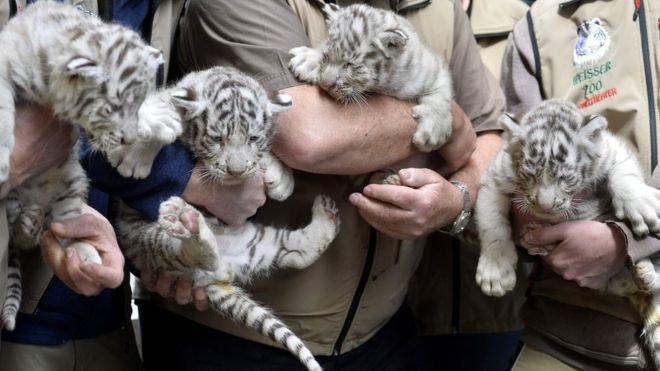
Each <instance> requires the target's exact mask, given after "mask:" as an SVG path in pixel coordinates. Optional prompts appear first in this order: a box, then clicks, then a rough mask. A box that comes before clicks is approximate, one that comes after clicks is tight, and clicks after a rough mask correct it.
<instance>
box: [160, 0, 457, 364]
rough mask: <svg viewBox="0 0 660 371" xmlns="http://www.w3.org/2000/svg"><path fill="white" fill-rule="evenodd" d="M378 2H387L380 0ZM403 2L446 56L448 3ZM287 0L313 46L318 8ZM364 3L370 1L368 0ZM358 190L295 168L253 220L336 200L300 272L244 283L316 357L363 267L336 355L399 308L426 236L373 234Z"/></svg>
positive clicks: (297, 219)
mask: <svg viewBox="0 0 660 371" xmlns="http://www.w3.org/2000/svg"><path fill="white" fill-rule="evenodd" d="M383 3H386V4H389V2H387V1H383ZM403 3H404V2H400V4H399V5H400V6H401V5H403ZM408 3H409V4H411V5H422V7H420V8H417V9H416V10H411V11H408V12H406V11H405V9H401V10H402V12H403V14H404V15H405V16H406V18H408V19H409V20H410V21H411V23H412V24H413V25H414V26H415V27H416V29H417V30H418V31H419V32H420V33H421V34H422V36H423V37H425V36H426V39H429V40H430V37H429V36H430V35H434V36H436V37H435V38H434V39H433V42H431V43H429V45H431V46H432V47H433V48H434V49H435V50H436V51H438V53H439V54H440V55H442V56H444V57H445V58H448V57H449V56H450V55H451V52H452V50H451V48H452V43H453V34H452V30H453V28H454V27H453V21H454V8H453V7H454V5H453V2H452V1H450V0H436V1H433V2H431V3H430V4H429V2H428V1H409V2H406V4H408ZM289 4H290V5H291V7H292V9H293V10H294V11H295V12H296V14H297V15H298V16H299V18H300V21H301V23H302V25H303V27H304V30H305V32H307V34H308V35H309V38H310V40H311V44H312V45H318V44H319V43H320V42H321V41H322V40H323V39H324V37H325V35H326V31H325V21H324V19H323V16H322V14H321V12H320V11H319V9H318V8H317V7H316V6H315V5H312V4H311V2H308V1H305V0H290V1H289ZM371 4H372V5H375V2H374V1H372V2H371ZM438 28H441V30H442V32H440V31H439V29H438ZM437 35H442V37H437ZM359 190H360V187H357V186H356V185H354V184H353V182H352V181H351V180H350V179H349V178H348V177H344V176H330V175H312V174H304V173H296V191H295V192H294V194H293V195H292V196H291V197H290V198H289V199H287V200H286V201H285V202H283V203H275V202H270V203H267V204H266V205H265V206H264V207H262V208H261V209H260V210H259V214H258V221H259V222H261V223H264V224H273V225H282V224H283V223H286V224H288V226H289V227H295V226H299V225H302V224H305V223H307V222H308V221H309V213H310V209H311V205H312V200H313V198H314V196H316V195H317V194H320V193H323V194H326V195H328V196H330V197H332V198H333V199H334V200H335V201H336V202H337V204H338V207H339V211H340V218H341V221H342V227H341V232H340V234H339V236H338V237H337V238H336V239H335V241H334V242H333V244H332V246H330V248H329V249H328V250H327V251H326V252H325V253H324V254H323V256H321V258H320V259H319V260H318V261H317V262H316V263H315V264H313V265H312V266H310V267H309V268H307V269H304V270H293V269H291V270H284V271H278V272H276V273H275V274H273V275H272V276H271V278H269V279H268V280H260V281H257V282H255V283H254V285H252V286H251V287H250V288H249V289H248V291H249V292H250V293H251V294H253V296H254V297H255V299H256V300H258V301H259V302H262V303H266V304H267V305H268V306H270V307H271V308H272V309H273V310H274V312H275V313H276V314H277V315H278V317H280V318H281V319H282V320H283V321H284V322H285V323H286V324H287V325H288V326H290V328H291V329H292V330H293V331H294V332H295V333H296V334H297V335H299V336H300V337H301V338H302V339H303V340H304V341H305V343H306V345H307V346H308V347H309V348H310V349H311V350H312V352H313V353H315V354H317V355H331V354H333V352H334V349H333V348H334V346H335V343H336V342H337V340H338V339H339V338H340V332H341V330H342V327H343V326H344V323H345V322H346V321H347V316H348V315H349V312H350V305H351V303H352V302H353V299H354V296H355V294H356V292H357V291H359V290H360V288H359V287H360V282H361V281H360V279H361V277H362V272H363V271H365V269H366V268H368V269H369V270H368V275H367V276H365V278H366V280H365V281H363V283H364V285H365V286H364V292H363V293H362V295H361V296H360V300H359V305H358V307H357V312H356V313H355V316H354V318H353V319H352V321H351V326H350V329H349V331H348V333H347V334H346V337H345V339H344V341H343V343H342V346H341V349H340V352H341V353H344V352H347V351H350V350H351V349H354V348H356V347H358V346H359V345H361V344H363V343H364V342H365V341H367V340H368V339H369V338H370V337H371V336H373V335H374V334H375V333H376V332H377V331H378V330H379V329H380V328H381V327H382V326H383V325H384V324H385V323H386V322H387V320H389V319H390V318H391V317H392V315H393V314H394V313H395V312H396V311H397V310H398V309H399V308H400V307H401V305H402V303H403V301H404V298H405V296H406V292H407V289H408V281H409V279H410V277H411V276H412V275H413V273H414V271H415V268H416V267H417V265H418V263H419V260H420V259H421V255H422V248H423V244H424V240H425V239H419V240H417V241H398V240H393V239H390V238H387V237H385V236H384V235H382V234H379V233H376V232H375V231H374V230H373V229H372V228H370V227H369V225H368V224H366V223H365V222H364V221H363V220H362V218H361V217H360V215H359V214H358V213H357V211H356V209H355V207H353V206H352V205H351V204H350V203H349V202H348V196H349V194H350V193H352V192H356V191H359ZM370 246H371V247H370ZM371 254H373V256H371ZM154 296H156V295H154ZM154 300H156V301H157V302H158V303H159V305H161V306H164V307H166V308H167V309H168V310H170V311H173V312H176V313H179V314H181V315H183V316H185V317H187V318H190V319H192V320H195V321H197V322H200V323H203V324H205V325H207V326H210V327H213V328H217V329H220V330H222V331H225V332H228V333H230V334H233V335H236V336H240V337H242V338H246V339H250V340H253V341H256V342H261V343H267V344H270V345H273V346H278V345H276V344H275V343H273V342H271V341H270V340H269V339H268V338H267V337H266V336H263V335H261V334H258V333H256V332H255V331H253V330H250V329H247V328H244V327H242V326H238V325H235V324H233V323H232V322H230V321H228V320H226V319H224V318H223V317H222V316H219V315H217V314H215V313H208V312H204V313H201V312H198V311H196V310H195V309H192V308H190V307H189V306H186V307H181V306H178V305H177V304H175V303H173V302H172V301H167V300H162V299H160V298H154Z"/></svg>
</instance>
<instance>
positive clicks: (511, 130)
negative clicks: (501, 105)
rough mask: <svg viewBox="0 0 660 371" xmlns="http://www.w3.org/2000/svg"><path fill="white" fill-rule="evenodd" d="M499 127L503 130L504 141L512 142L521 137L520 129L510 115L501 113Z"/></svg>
mask: <svg viewBox="0 0 660 371" xmlns="http://www.w3.org/2000/svg"><path fill="white" fill-rule="evenodd" d="M499 123H500V125H502V127H503V128H504V135H505V139H508V140H512V139H515V138H520V137H521V136H522V134H523V133H522V129H521V128H520V124H519V123H518V121H517V120H516V118H515V117H514V116H513V115H512V114H510V113H506V112H505V113H503V114H502V115H501V116H500V119H499Z"/></svg>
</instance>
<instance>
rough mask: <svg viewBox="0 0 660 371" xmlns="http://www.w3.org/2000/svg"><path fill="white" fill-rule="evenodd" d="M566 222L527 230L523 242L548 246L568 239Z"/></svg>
mask: <svg viewBox="0 0 660 371" xmlns="http://www.w3.org/2000/svg"><path fill="white" fill-rule="evenodd" d="M566 228H567V224H566V223H559V224H555V225H549V226H545V227H542V228H538V229H532V230H529V231H527V232H526V233H525V234H524V235H523V236H522V239H523V242H525V243H528V244H532V245H537V246H546V247H548V246H549V245H553V246H554V245H557V244H559V243H560V242H561V241H563V240H565V239H566Z"/></svg>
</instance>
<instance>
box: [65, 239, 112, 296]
mask: <svg viewBox="0 0 660 371" xmlns="http://www.w3.org/2000/svg"><path fill="white" fill-rule="evenodd" d="M80 263H81V261H80V256H79V255H78V252H77V251H76V250H74V249H71V248H68V249H66V264H65V268H66V271H67V274H68V276H69V277H70V279H71V282H72V283H73V285H74V287H71V289H73V290H74V291H76V292H77V293H79V294H82V295H86V296H93V295H97V294H98V293H100V292H101V290H102V289H103V288H102V287H101V285H99V284H98V283H97V282H95V281H94V280H93V279H92V278H91V277H89V276H87V275H86V274H84V273H83V272H82V271H80Z"/></svg>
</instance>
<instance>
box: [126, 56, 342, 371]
mask: <svg viewBox="0 0 660 371" xmlns="http://www.w3.org/2000/svg"><path fill="white" fill-rule="evenodd" d="M291 104H292V103H291V98H289V97H288V96H284V95H280V96H278V97H277V98H276V100H275V101H273V102H271V101H270V100H269V99H268V97H267V95H266V92H265V91H264V89H263V88H262V87H261V86H260V85H259V84H258V83H257V82H256V81H255V80H254V79H252V78H250V77H248V76H247V75H245V74H243V73H241V72H239V71H238V70H235V69H231V68H224V67H214V68H211V69H208V70H205V71H200V72H194V73H191V74H189V75H187V76H185V77H184V78H183V79H182V80H181V81H180V82H179V83H177V84H176V85H175V86H173V87H171V88H169V89H165V90H163V91H161V92H158V93H157V94H156V95H154V96H150V97H149V98H148V99H147V101H146V102H145V104H144V105H143V107H142V109H141V110H142V111H143V113H144V116H143V119H144V120H147V121H149V120H150V119H152V118H154V119H158V120H160V119H162V118H163V117H164V116H169V118H168V120H172V121H173V122H175V121H178V122H179V123H180V124H181V127H182V134H181V136H180V138H179V139H180V141H181V142H182V143H183V144H184V145H185V146H186V147H187V148H188V149H189V150H190V151H191V152H192V153H193V155H194V157H196V158H197V159H198V160H201V162H202V163H203V167H204V172H205V174H206V175H207V180H208V181H209V182H221V183H223V184H231V183H236V182H240V181H243V180H245V179H247V178H249V177H252V176H254V175H255V174H256V173H257V171H260V169H263V171H264V180H265V183H266V188H267V193H268V195H269V196H270V197H271V198H273V199H276V200H284V199H286V198H287V197H289V196H290V195H291V193H292V191H293V175H292V172H291V170H290V169H289V168H288V167H286V166H284V165H283V164H282V163H281V162H280V161H279V160H278V159H277V158H276V157H275V156H273V155H272V154H271V153H270V140H271V138H272V136H273V133H274V130H275V127H274V123H273V116H274V115H275V114H277V113H278V112H282V111H284V110H286V109H288V108H289V106H291ZM152 115H153V116H152ZM338 229H339V215H338V210H337V207H336V205H335V203H334V201H333V200H332V199H330V198H328V197H325V196H317V197H316V199H315V200H314V201H313V205H312V219H311V222H310V223H309V224H307V225H306V226H304V227H302V228H299V229H294V230H291V229H285V228H276V227H271V226H264V225H259V224H256V223H253V222H247V223H245V224H243V225H241V226H238V227H230V226H227V225H225V224H224V223H222V222H221V221H219V220H218V219H216V218H214V217H213V216H211V215H209V214H207V213H204V212H201V211H199V210H197V209H196V208H195V207H193V206H191V205H189V204H187V203H186V202H185V201H184V200H183V199H181V198H179V197H172V198H170V199H169V200H167V201H165V202H163V203H162V204H161V206H160V215H159V219H158V221H156V222H150V221H148V220H146V219H145V218H144V217H143V216H142V215H140V214H139V213H137V212H135V211H133V210H131V209H129V208H128V207H126V206H122V207H121V212H120V218H119V223H118V234H119V239H120V241H121V242H122V245H123V246H124V247H125V249H126V256H127V257H128V258H129V259H130V260H131V261H132V262H133V264H134V265H135V266H136V267H137V268H138V269H144V268H149V269H150V270H152V271H166V272H168V273H170V274H172V275H174V276H185V277H189V278H192V280H193V282H194V286H195V287H203V288H204V289H205V291H206V293H207V295H208V297H209V301H210V303H211V307H212V308H213V309H214V310H215V311H217V312H218V313H220V314H222V315H224V316H226V317H227V318H229V319H231V320H233V321H235V322H237V323H239V324H242V325H244V326H247V327H249V328H253V329H255V330H257V331H259V332H261V333H263V334H264V335H267V336H270V337H271V338H272V339H273V340H274V341H276V342H278V343H279V344H281V345H282V346H283V347H284V348H286V349H288V350H289V351H290V352H291V353H292V354H294V355H295V356H296V357H298V359H299V360H300V361H301V362H302V363H303V364H304V365H305V366H306V367H307V368H308V369H309V370H320V369H321V368H320V366H319V364H318V363H317V362H316V360H315V359H314V357H313V356H312V354H311V352H310V351H309V349H307V347H305V345H304V344H303V343H302V341H301V340H300V339H299V338H298V337H297V336H296V335H295V334H293V333H292V332H291V331H290V330H289V329H288V328H287V327H286V325H285V324H284V323H282V322H281V321H280V320H279V319H278V318H277V317H276V316H275V315H274V314H273V313H272V312H271V311H270V310H269V309H268V308H266V307H265V306H264V305H261V304H259V303H257V302H255V301H254V300H253V299H252V298H251V297H250V296H249V294H248V293H247V292H246V291H245V290H243V289H242V288H241V286H242V285H246V284H248V283H249V282H250V281H251V280H252V279H253V278H255V277H264V276H265V275H267V274H268V272H269V271H271V270H273V269H277V268H297V269H302V268H305V267H307V266H309V265H311V264H312V263H313V262H314V261H316V260H317V259H318V258H319V256H320V255H321V254H322V253H323V252H324V251H325V250H326V249H327V248H328V246H329V245H330V243H331V242H332V241H333V239H334V238H335V236H336V235H337V233H338ZM275 330H277V331H275Z"/></svg>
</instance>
